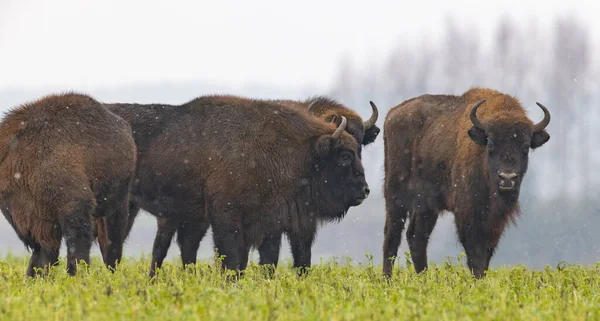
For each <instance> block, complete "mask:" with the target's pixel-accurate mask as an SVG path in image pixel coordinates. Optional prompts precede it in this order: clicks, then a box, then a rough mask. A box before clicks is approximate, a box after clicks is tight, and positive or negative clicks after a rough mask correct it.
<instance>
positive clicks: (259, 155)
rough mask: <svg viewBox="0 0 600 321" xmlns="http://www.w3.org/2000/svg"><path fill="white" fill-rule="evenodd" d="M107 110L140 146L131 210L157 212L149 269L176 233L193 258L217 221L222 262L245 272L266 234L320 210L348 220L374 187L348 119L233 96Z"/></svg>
mask: <svg viewBox="0 0 600 321" xmlns="http://www.w3.org/2000/svg"><path fill="white" fill-rule="evenodd" d="M110 109H111V111H113V112H115V113H116V114H118V115H120V116H122V117H123V118H125V119H126V120H127V121H128V122H129V123H130V124H131V126H132V129H133V132H134V139H135V141H136V144H137V146H138V164H137V170H136V179H135V184H134V186H133V188H132V195H133V200H134V201H133V202H132V206H131V215H132V216H134V215H135V213H137V211H138V210H139V208H144V209H146V210H148V211H149V212H150V213H152V214H154V215H155V216H157V217H158V231H157V236H156V239H155V243H154V248H153V261H152V267H151V272H150V275H151V276H152V275H154V273H155V269H156V268H157V267H160V265H161V264H162V261H163V260H164V257H165V256H166V252H167V249H168V247H169V244H170V241H171V239H172V237H173V235H174V234H175V231H176V230H177V234H178V243H179V246H180V248H181V252H182V261H183V263H184V264H186V263H193V262H195V261H196V252H197V249H198V245H199V242H200V240H201V239H202V237H203V236H204V234H205V233H206V230H207V229H208V226H209V222H210V224H211V225H212V227H213V237H214V242H215V247H216V248H217V249H218V250H219V254H222V255H225V259H224V262H223V263H224V266H226V267H228V268H230V269H236V270H237V269H243V268H244V267H245V264H246V262H247V255H248V251H249V249H250V247H251V246H257V247H258V246H259V245H260V244H261V243H262V241H263V239H264V238H265V236H266V235H281V233H282V231H283V230H289V231H291V232H293V233H297V234H299V235H300V234H305V233H306V231H311V230H313V228H312V226H314V225H315V224H316V217H317V216H321V215H328V216H327V217H326V218H325V219H336V218H341V217H343V215H344V214H345V213H346V211H347V210H348V208H349V207H350V206H355V205H358V204H359V203H360V201H362V200H363V199H364V198H365V197H366V195H365V194H366V192H367V191H368V188H367V185H366V181H365V178H364V170H363V168H362V164H361V161H360V155H359V151H358V146H359V145H358V144H357V143H356V141H355V140H354V138H353V137H351V136H350V135H349V134H347V133H346V132H344V130H343V129H344V127H345V126H346V123H347V121H346V120H345V119H341V121H342V123H341V124H340V126H339V128H338V127H337V126H335V125H334V124H328V123H325V122H323V121H320V120H319V119H317V118H315V117H314V116H310V115H309V114H308V113H307V112H306V109H304V110H302V112H299V111H298V110H294V109H291V108H288V107H286V106H283V105H281V104H277V103H274V102H268V101H260V100H250V99H244V98H239V97H232V96H207V97H201V98H198V99H195V100H193V101H191V102H189V103H187V104H184V105H181V106H168V105H129V104H114V105H112V106H111V107H110ZM132 222H133V219H130V220H129V226H128V230H129V229H130V228H131V223H132ZM102 228H103V227H102V223H101V222H100V224H99V229H102Z"/></svg>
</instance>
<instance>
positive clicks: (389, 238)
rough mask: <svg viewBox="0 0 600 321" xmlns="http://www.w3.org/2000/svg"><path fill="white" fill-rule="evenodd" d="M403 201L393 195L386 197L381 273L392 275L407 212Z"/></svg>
mask: <svg viewBox="0 0 600 321" xmlns="http://www.w3.org/2000/svg"><path fill="white" fill-rule="evenodd" d="M405 204H406V202H405V201H401V200H397V199H396V197H395V195H394V196H390V197H389V198H388V197H386V209H387V211H386V216H385V226H384V229H383V232H384V239H383V274H384V275H385V276H387V277H390V276H392V269H393V267H394V261H395V259H396V255H398V248H399V247H400V241H401V238H402V230H404V224H405V222H406V216H407V214H408V209H407V206H406V205H405Z"/></svg>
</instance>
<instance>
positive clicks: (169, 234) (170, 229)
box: [149, 217, 178, 277]
mask: <svg viewBox="0 0 600 321" xmlns="http://www.w3.org/2000/svg"><path fill="white" fill-rule="evenodd" d="M157 223H158V228H157V231H156V237H155V238H154V246H153V247H152V263H151V265H150V273H149V276H150V277H154V275H156V269H160V268H161V267H162V264H163V261H164V260H165V257H166V256H167V252H168V251H169V246H171V241H172V240H173V235H175V230H176V229H177V225H178V224H177V223H178V222H177V221H176V220H173V219H166V218H162V217H161V218H158V219H157Z"/></svg>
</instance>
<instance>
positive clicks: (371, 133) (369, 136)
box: [362, 125, 380, 146]
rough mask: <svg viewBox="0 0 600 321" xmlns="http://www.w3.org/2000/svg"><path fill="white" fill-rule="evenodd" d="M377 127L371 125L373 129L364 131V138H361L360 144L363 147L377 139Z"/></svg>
mask: <svg viewBox="0 0 600 321" xmlns="http://www.w3.org/2000/svg"><path fill="white" fill-rule="evenodd" d="M379 131H380V129H379V127H377V126H375V125H373V127H371V128H369V129H367V130H365V136H364V137H363V141H362V144H363V145H365V146H366V145H369V144H370V143H372V142H374V141H375V139H377V135H379Z"/></svg>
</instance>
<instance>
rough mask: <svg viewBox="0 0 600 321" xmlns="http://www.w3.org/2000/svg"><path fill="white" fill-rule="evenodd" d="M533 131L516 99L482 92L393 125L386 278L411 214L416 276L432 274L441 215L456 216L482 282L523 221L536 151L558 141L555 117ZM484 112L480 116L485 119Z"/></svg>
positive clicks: (388, 143)
mask: <svg viewBox="0 0 600 321" xmlns="http://www.w3.org/2000/svg"><path fill="white" fill-rule="evenodd" d="M538 106H539V107H540V108H541V109H542V110H543V111H544V119H543V120H542V121H541V122H540V123H538V124H533V123H532V122H531V120H529V119H528V118H527V115H526V113H525V109H524V108H523V107H522V106H521V104H520V103H519V101H518V100H517V99H516V98H514V97H511V96H508V95H506V94H503V93H500V92H497V91H495V90H491V89H480V88H474V89H471V90H469V91H467V92H465V93H464V94H463V95H462V96H449V95H423V96H419V97H416V98H413V99H410V100H407V101H405V102H403V103H401V104H400V105H398V106H396V107H394V108H392V109H391V110H390V111H389V113H388V115H387V117H386V120H385V124H384V128H385V132H384V138H383V139H384V146H385V186H384V194H385V200H386V208H387V215H386V222H385V229H384V232H385V236H384V237H385V239H384V242H383V257H384V261H383V272H384V274H385V275H387V276H390V275H391V273H392V266H393V263H394V261H393V258H394V256H395V255H396V253H397V251H398V246H399V245H400V235H401V233H402V230H403V228H404V222H405V220H406V218H407V214H408V213H410V223H409V225H408V229H407V231H406V237H407V240H408V245H409V248H410V252H411V255H412V260H413V263H414V267H415V270H416V271H417V272H421V271H423V270H424V269H426V268H427V243H428V241H429V236H430V234H431V232H432V230H433V228H434V226H435V223H436V221H437V218H438V215H439V213H440V212H441V211H444V210H447V211H450V212H453V213H454V217H455V222H456V228H457V232H458V237H459V239H460V242H461V243H462V245H463V247H464V249H465V252H466V254H467V258H468V266H469V268H470V269H471V271H472V272H473V274H474V275H475V277H477V278H481V277H483V275H484V273H485V271H486V270H487V268H488V265H489V262H490V259H491V257H492V255H493V254H494V250H495V248H496V246H497V244H498V241H499V239H500V237H501V236H502V233H503V232H504V229H505V227H506V225H507V224H508V222H509V221H512V222H513V223H514V220H515V217H516V216H517V215H518V214H519V205H518V198H519V188H520V185H521V181H522V179H523V177H524V176H525V173H526V171H527V162H528V156H529V150H530V149H536V148H538V147H540V146H542V145H543V144H544V143H546V142H547V141H548V140H549V139H550V135H549V134H548V133H547V132H546V131H545V128H546V126H548V124H549V123H550V113H549V112H548V110H547V109H546V108H545V107H544V106H542V105H541V104H539V103H538ZM478 110H479V115H478V114H477V111H478Z"/></svg>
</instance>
